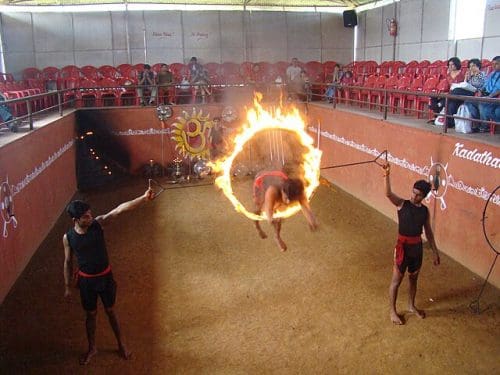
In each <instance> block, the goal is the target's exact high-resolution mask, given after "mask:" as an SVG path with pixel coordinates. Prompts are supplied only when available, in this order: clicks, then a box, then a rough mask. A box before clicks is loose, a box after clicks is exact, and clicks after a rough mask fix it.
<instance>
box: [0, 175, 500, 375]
mask: <svg viewBox="0 0 500 375" xmlns="http://www.w3.org/2000/svg"><path fill="white" fill-rule="evenodd" d="M204 182H207V181H206V180H204ZM146 185H147V183H146V182H145V181H144V180H142V179H141V180H126V181H121V182H120V183H116V184H115V186H113V187H106V189H100V190H99V191H93V192H91V193H85V194H83V193H79V194H78V195H77V197H78V198H85V199H87V200H88V201H89V202H90V203H91V204H92V206H93V212H94V214H99V213H104V212H106V210H108V209H111V208H113V207H114V206H115V205H117V204H118V203H121V202H122V201H124V200H128V199H131V198H134V197H135V196H137V195H139V194H141V193H142V192H143V191H144V189H145V187H146ZM177 186H178V185H175V187H177ZM171 187H174V186H171ZM381 194H382V191H381ZM311 205H312V208H313V210H314V211H315V213H316V215H317V216H318V218H319V221H320V230H319V231H318V232H315V233H311V232H309V231H308V230H307V225H306V222H305V219H304V218H303V216H302V215H300V214H299V215H296V216H294V217H293V218H290V219H288V220H287V221H286V222H285V223H284V225H283V231H282V233H283V238H284V240H285V242H287V244H288V247H289V251H287V252H285V253H281V252H280V251H279V250H278V248H277V246H276V244H275V243H274V241H273V240H272V239H266V240H262V239H260V238H259V237H258V235H257V233H256V231H255V229H254V228H253V224H252V223H251V222H250V221H249V220H248V219H246V218H244V217H243V216H242V215H240V214H238V213H236V212H235V211H234V210H233V208H232V206H231V205H230V203H229V201H228V200H227V199H226V198H225V197H224V196H223V195H222V193H221V192H220V191H218V190H217V189H215V188H214V187H213V186H201V187H193V188H180V189H172V190H167V191H165V192H163V193H162V194H161V195H159V196H158V197H157V199H156V200H155V201H153V202H150V203H148V204H147V205H145V206H143V207H141V208H139V209H137V210H136V211H134V212H132V213H129V214H125V215H123V216H121V217H120V218H118V220H116V222H114V223H112V224H111V225H109V226H107V227H106V229H105V232H106V238H107V243H108V251H109V254H110V258H111V263H112V266H113V271H114V275H115V279H116V280H117V283H118V299H117V305H116V311H117V314H118V317H119V320H120V322H121V324H122V330H123V335H124V338H125V341H126V343H127V344H128V347H129V349H130V350H131V351H132V352H133V358H132V359H131V360H129V361H125V360H122V359H121V358H120V357H118V355H117V351H116V343H115V341H114V338H113V334H112V331H111V329H110V327H109V324H108V322H107V318H106V315H105V313H104V311H103V309H102V305H100V306H99V313H98V321H97V334H96V337H97V346H98V350H99V353H98V354H97V355H96V356H95V357H94V358H93V359H92V361H91V363H90V364H88V365H87V366H80V365H79V363H78V358H79V355H80V354H81V353H82V352H83V351H84V350H85V349H86V338H85V330H84V313H83V311H82V309H81V307H80V301H79V296H78V294H77V293H76V290H75V293H74V294H73V296H72V298H71V299H70V300H69V301H68V300H64V298H63V293H64V282H63V248H62V243H61V239H62V235H63V233H64V232H65V231H66V230H67V229H68V228H69V226H70V222H69V219H68V218H67V217H66V215H65V214H64V215H61V217H60V219H59V221H58V223H57V224H56V225H55V227H54V228H53V230H52V231H51V233H50V234H49V236H48V237H47V238H46V240H45V241H44V242H43V243H42V244H41V246H40V248H39V249H38V251H37V252H36V254H35V255H34V256H33V258H32V260H31V262H30V263H29V265H28V266H27V267H26V269H25V271H24V272H23V273H22V275H21V276H20V278H19V279H18V281H17V282H16V284H15V286H14V287H13V289H12V290H11V292H10V294H9V295H8V296H7V298H6V299H5V301H4V302H3V304H2V305H1V306H0V373H1V374H25V373H27V374H80V373H81V374H177V373H178V374H406V373H410V372H411V373H416V374H495V373H496V374H499V373H500V361H499V358H500V345H499V344H500V306H499V303H500V291H499V290H498V289H495V288H493V287H492V286H491V285H488V286H487V288H486V290H485V292H484V294H483V297H482V298H481V308H482V309H484V310H485V311H483V312H482V313H481V314H479V315H475V314H472V313H471V312H470V310H469V304H470V302H471V301H472V300H474V299H475V298H476V296H477V295H478V293H479V290H480V287H481V284H482V279H481V278H480V277H478V276H476V275H474V274H472V273H471V272H469V271H468V270H467V269H466V268H464V267H463V266H461V265H459V264H457V263H456V262H454V261H453V260H451V259H450V258H449V257H447V256H445V255H443V256H442V265H441V266H440V267H434V266H433V265H432V261H431V256H429V255H430V251H428V250H427V251H426V256H425V258H424V264H423V269H422V272H421V278H420V282H419V290H418V294H417V306H419V307H420V308H423V309H425V310H426V312H427V318H426V319H424V320H420V319H419V318H417V317H416V316H414V315H410V314H409V313H408V312H407V310H406V308H407V306H406V299H407V286H408V283H407V280H406V279H405V281H404V282H403V284H402V288H401V290H400V298H399V301H398V308H399V310H400V311H401V312H402V313H403V314H404V318H405V320H406V325H404V326H395V325H393V324H392V323H391V321H390V319H389V310H388V286H389V281H390V277H391V268H392V251H393V247H394V243H395V238H396V232H397V227H396V224H395V223H394V222H393V221H391V220H390V219H388V218H386V217H385V216H383V215H381V214H380V213H378V212H377V211H375V210H373V209H371V208H370V207H368V206H367V205H365V204H364V203H363V202H360V201H359V200H356V199H354V198H353V197H351V196H350V195H348V194H346V193H345V192H343V191H340V190H339V189H337V188H335V187H328V186H324V185H322V186H320V188H319V189H318V191H317V193H316V195H315V196H314V197H313V199H312V201H311ZM42 224H43V223H42ZM263 228H264V229H265V230H266V231H267V232H268V233H270V227H269V226H268V225H267V224H264V225H263ZM438 245H439V238H438ZM497 266H498V265H497Z"/></svg>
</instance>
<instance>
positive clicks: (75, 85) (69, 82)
mask: <svg viewBox="0 0 500 375" xmlns="http://www.w3.org/2000/svg"><path fill="white" fill-rule="evenodd" d="M65 85H66V88H67V89H73V90H70V91H65V92H64V94H63V103H64V106H65V107H69V106H70V105H69V103H70V102H71V101H74V103H75V107H77V108H78V107H81V105H82V101H81V97H80V90H79V87H80V78H77V77H68V78H66V80H65Z"/></svg>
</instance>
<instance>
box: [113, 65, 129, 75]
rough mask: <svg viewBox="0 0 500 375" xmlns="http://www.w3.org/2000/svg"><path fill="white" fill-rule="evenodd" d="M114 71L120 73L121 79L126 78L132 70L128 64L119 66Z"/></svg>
mask: <svg viewBox="0 0 500 375" xmlns="http://www.w3.org/2000/svg"><path fill="white" fill-rule="evenodd" d="M116 70H118V72H119V73H120V76H122V77H128V76H129V72H130V71H131V70H132V65H130V64H120V65H118V66H117V67H116Z"/></svg>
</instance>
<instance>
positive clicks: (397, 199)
mask: <svg viewBox="0 0 500 375" xmlns="http://www.w3.org/2000/svg"><path fill="white" fill-rule="evenodd" d="M382 168H384V180H385V196H386V197H387V198H389V200H390V201H391V202H392V204H393V205H395V206H397V207H400V206H401V205H402V204H403V202H404V200H403V199H402V198H400V197H398V196H397V195H396V194H394V193H393V192H392V190H391V178H390V174H391V165H390V164H386V165H384V166H383V167H382Z"/></svg>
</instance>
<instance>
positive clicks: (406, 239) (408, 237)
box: [383, 164, 440, 325]
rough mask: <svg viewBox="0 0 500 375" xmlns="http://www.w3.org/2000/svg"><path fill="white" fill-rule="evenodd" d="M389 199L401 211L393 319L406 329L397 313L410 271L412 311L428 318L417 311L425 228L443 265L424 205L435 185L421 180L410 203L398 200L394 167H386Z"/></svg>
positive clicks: (392, 293) (391, 297) (391, 296)
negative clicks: (392, 175) (393, 182)
mask: <svg viewBox="0 0 500 375" xmlns="http://www.w3.org/2000/svg"><path fill="white" fill-rule="evenodd" d="M383 169H384V172H385V173H384V179H385V195H386V196H387V198H389V200H390V201H391V202H392V204H394V205H395V206H396V207H397V208H398V227H399V228H398V233H399V234H398V242H397V244H396V248H395V249H394V267H393V271H392V281H391V285H390V287H389V300H390V309H391V310H390V316H391V321H392V322H393V323H394V324H398V325H402V324H404V321H403V320H402V318H401V316H400V315H398V313H397V312H396V299H397V297H398V289H399V286H400V285H401V281H402V280H403V276H404V274H405V272H406V269H407V268H408V273H409V276H408V281H409V291H408V294H409V295H408V309H409V311H410V312H411V313H414V314H415V315H417V316H418V317H419V318H421V319H423V318H425V312H424V311H423V310H419V309H417V308H416V307H415V295H416V293H417V280H418V274H419V271H420V267H421V266H422V257H423V247H422V237H421V235H422V228H423V229H424V230H425V235H426V237H427V240H428V242H429V244H430V246H431V249H432V251H433V253H434V265H435V266H437V265H439V263H440V259H439V253H438V249H437V246H436V242H435V241H434V234H433V232H432V228H431V224H430V215H429V210H428V209H427V207H426V206H425V205H423V204H422V201H423V199H424V198H425V197H426V196H427V194H429V192H430V190H431V184H430V183H429V182H427V181H425V180H419V181H417V182H415V184H414V185H413V190H412V194H411V197H410V199H408V200H406V199H403V198H400V197H398V196H397V195H396V194H394V193H393V192H392V190H391V181H390V177H389V175H390V171H391V169H390V165H389V164H385V165H384V166H383Z"/></svg>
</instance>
